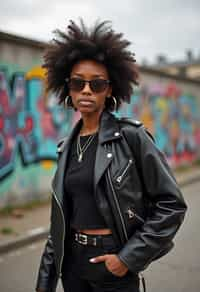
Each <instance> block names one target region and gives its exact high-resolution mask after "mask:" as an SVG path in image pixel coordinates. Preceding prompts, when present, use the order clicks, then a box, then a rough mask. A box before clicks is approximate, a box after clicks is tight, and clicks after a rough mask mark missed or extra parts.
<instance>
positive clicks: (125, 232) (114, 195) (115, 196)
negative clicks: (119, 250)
mask: <svg viewBox="0 0 200 292" xmlns="http://www.w3.org/2000/svg"><path fill="white" fill-rule="evenodd" d="M108 179H109V182H110V186H111V189H112V193H113V198H114V200H115V204H116V206H117V210H118V213H119V217H120V220H121V223H122V228H123V231H124V235H125V238H126V240H127V241H128V234H127V231H126V225H125V222H124V219H123V216H122V213H121V210H120V206H119V201H118V198H117V195H116V193H115V190H114V187H113V184H112V180H111V177H110V170H109V169H108Z"/></svg>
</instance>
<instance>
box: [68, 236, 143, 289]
mask: <svg viewBox="0 0 200 292" xmlns="http://www.w3.org/2000/svg"><path fill="white" fill-rule="evenodd" d="M118 251H119V248H117V247H116V246H115V244H114V241H113V239H112V240H110V242H109V241H108V242H107V243H106V244H104V245H103V246H102V247H95V246H85V245H82V244H80V243H78V242H75V241H73V242H71V245H70V247H69V248H68V250H67V251H66V252H67V253H66V256H65V259H64V263H63V270H62V285H63V288H64V291H65V292H139V291H140V289H139V277H138V275H137V274H133V273H132V272H130V271H128V272H127V273H126V275H125V276H123V277H118V276H115V275H114V274H112V273H111V272H110V271H108V269H107V268H106V266H105V264H104V262H101V263H90V262H89V259H91V258H93V257H96V256H98V255H103V254H108V253H110V254H114V253H117V252H118Z"/></svg>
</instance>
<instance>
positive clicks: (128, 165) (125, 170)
mask: <svg viewBox="0 0 200 292" xmlns="http://www.w3.org/2000/svg"><path fill="white" fill-rule="evenodd" d="M132 163H133V160H132V159H129V161H128V164H127V165H126V167H125V169H124V171H123V172H122V174H121V175H119V176H118V177H117V178H116V181H117V182H118V183H120V182H121V181H122V179H123V177H124V175H125V174H126V172H127V170H128V169H129V167H130V165H131V164H132Z"/></svg>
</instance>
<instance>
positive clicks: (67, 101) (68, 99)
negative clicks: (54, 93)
mask: <svg viewBox="0 0 200 292" xmlns="http://www.w3.org/2000/svg"><path fill="white" fill-rule="evenodd" d="M64 107H65V108H73V103H72V98H71V96H70V95H68V96H66V97H65V100H64Z"/></svg>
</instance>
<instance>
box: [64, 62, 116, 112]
mask: <svg viewBox="0 0 200 292" xmlns="http://www.w3.org/2000/svg"><path fill="white" fill-rule="evenodd" d="M70 80H71V82H70V81H69V88H70V90H69V95H70V96H71V97H72V102H73V105H74V107H75V108H76V109H77V110H79V111H80V112H81V113H95V112H96V113H97V112H101V111H102V110H103V108H104V104H105V99H106V97H108V96H111V92H112V88H111V85H110V84H109V83H108V80H109V77H108V72H107V69H106V67H105V66H104V65H103V64H100V63H98V62H96V61H93V60H82V61H80V62H78V63H76V64H75V65H74V66H73V67H72V71H71V74H70ZM82 80H88V81H89V80H93V83H92V84H91V83H90V84H89V83H88V82H86V83H85V84H84V82H82ZM94 80H96V81H95V82H94ZM103 80H106V82H105V81H103ZM80 83H82V86H80ZM90 86H92V88H91V87H90Z"/></svg>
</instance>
